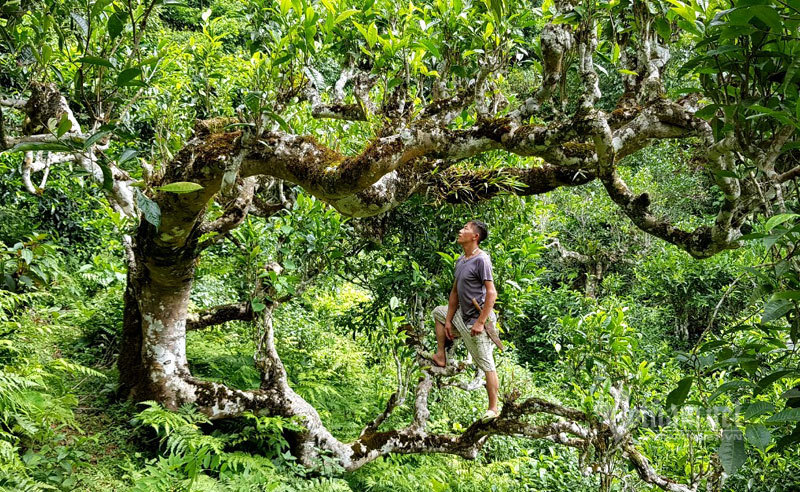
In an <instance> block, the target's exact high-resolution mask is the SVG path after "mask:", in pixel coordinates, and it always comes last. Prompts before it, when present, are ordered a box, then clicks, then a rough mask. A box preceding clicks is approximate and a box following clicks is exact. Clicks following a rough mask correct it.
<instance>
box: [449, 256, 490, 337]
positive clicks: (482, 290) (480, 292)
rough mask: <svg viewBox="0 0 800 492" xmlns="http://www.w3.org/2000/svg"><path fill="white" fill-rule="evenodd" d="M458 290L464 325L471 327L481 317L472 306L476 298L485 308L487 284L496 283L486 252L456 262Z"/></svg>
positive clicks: (461, 258) (462, 257)
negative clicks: (473, 299) (487, 282)
mask: <svg viewBox="0 0 800 492" xmlns="http://www.w3.org/2000/svg"><path fill="white" fill-rule="evenodd" d="M455 276H456V289H457V290H458V306H459V307H460V308H461V315H462V317H463V319H464V324H466V325H467V326H471V325H472V324H473V323H475V321H477V320H478V317H479V316H480V314H481V313H480V311H478V310H477V309H475V306H473V305H472V298H473V297H474V298H475V299H476V300H477V301H478V304H480V305H481V307H482V306H483V303H484V302H485V301H486V284H485V283H484V282H486V281H487V280H492V281H494V278H493V277H492V260H491V258H489V255H488V254H486V252H484V251H481V252H480V253H478V254H477V255H475V256H473V257H471V258H468V259H464V255H461V257H460V258H459V259H458V260H456V275H455Z"/></svg>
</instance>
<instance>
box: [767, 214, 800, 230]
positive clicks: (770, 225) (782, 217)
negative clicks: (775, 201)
mask: <svg viewBox="0 0 800 492" xmlns="http://www.w3.org/2000/svg"><path fill="white" fill-rule="evenodd" d="M797 217H800V215H798V214H778V215H773V216H772V217H770V218H769V220H768V221H767V223H766V224H765V225H764V228H765V229H766V230H768V231H771V230H772V229H774V228H775V227H777V226H779V225H781V224H783V223H784V222H786V221H787V220H791V219H794V218H797Z"/></svg>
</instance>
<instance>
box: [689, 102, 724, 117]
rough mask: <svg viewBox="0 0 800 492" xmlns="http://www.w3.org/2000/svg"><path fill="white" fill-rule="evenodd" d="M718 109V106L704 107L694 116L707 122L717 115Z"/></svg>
mask: <svg viewBox="0 0 800 492" xmlns="http://www.w3.org/2000/svg"><path fill="white" fill-rule="evenodd" d="M718 109H719V105H718V104H709V105H708V106H704V107H703V108H701V109H700V110H698V111H697V112H695V113H694V115H695V116H697V117H698V118H703V119H704V120H707V119H710V118H712V117H713V116H714V115H716V114H717V110H718Z"/></svg>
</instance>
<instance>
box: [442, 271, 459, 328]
mask: <svg viewBox="0 0 800 492" xmlns="http://www.w3.org/2000/svg"><path fill="white" fill-rule="evenodd" d="M457 309H458V287H457V286H456V282H455V281H453V288H452V289H450V299H448V300H447V319H446V320H445V324H447V323H451V322H452V321H453V316H455V315H456V310H457Z"/></svg>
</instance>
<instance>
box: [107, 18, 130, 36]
mask: <svg viewBox="0 0 800 492" xmlns="http://www.w3.org/2000/svg"><path fill="white" fill-rule="evenodd" d="M125 20H126V17H125V15H124V14H123V15H120V14H119V13H114V14H112V15H110V16H109V17H108V23H107V28H108V34H109V35H110V36H111V39H116V38H117V37H119V35H120V34H122V30H123V29H124V28H125Z"/></svg>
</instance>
